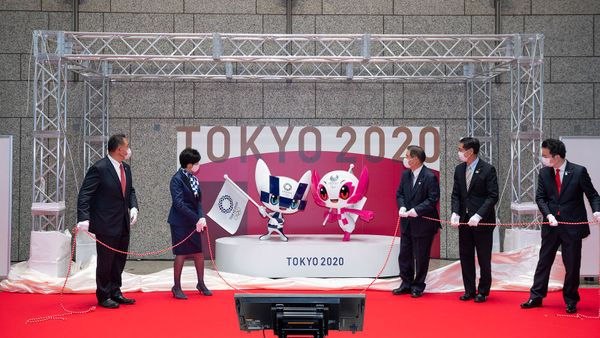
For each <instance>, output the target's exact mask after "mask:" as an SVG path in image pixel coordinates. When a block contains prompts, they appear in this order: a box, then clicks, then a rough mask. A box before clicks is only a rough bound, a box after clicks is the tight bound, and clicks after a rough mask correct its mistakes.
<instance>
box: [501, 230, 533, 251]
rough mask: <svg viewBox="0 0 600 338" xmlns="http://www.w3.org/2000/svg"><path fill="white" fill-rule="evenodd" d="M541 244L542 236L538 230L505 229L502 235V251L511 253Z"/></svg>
mask: <svg viewBox="0 0 600 338" xmlns="http://www.w3.org/2000/svg"><path fill="white" fill-rule="evenodd" d="M541 244H542V235H541V232H540V230H529V229H506V232H505V233H504V251H513V250H517V249H522V248H525V247H528V246H531V245H541Z"/></svg>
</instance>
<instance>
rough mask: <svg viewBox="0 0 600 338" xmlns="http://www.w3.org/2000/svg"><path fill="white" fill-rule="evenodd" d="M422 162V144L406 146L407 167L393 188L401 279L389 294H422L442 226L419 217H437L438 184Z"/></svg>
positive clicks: (405, 158)
mask: <svg viewBox="0 0 600 338" xmlns="http://www.w3.org/2000/svg"><path fill="white" fill-rule="evenodd" d="M423 162H425V151H424V150H423V149H422V148H421V147H417V146H412V145H411V146H409V147H408V148H407V151H406V156H405V157H404V167H406V170H404V172H403V173H402V177H401V179H400V186H399V187H398V191H397V192H396V203H397V205H398V215H399V216H400V217H401V221H400V225H401V232H402V237H401V240H400V254H399V255H398V265H399V266H400V278H402V283H401V284H400V287H399V288H397V289H394V290H392V294H394V295H402V294H411V296H412V297H413V298H418V297H421V295H422V294H423V291H424V290H425V277H426V276H427V269H428V268H429V253H430V251H431V245H432V243H433V238H434V237H435V234H436V233H437V231H438V229H439V228H441V225H440V222H437V221H432V220H429V219H425V218H422V217H420V216H426V217H430V218H433V219H439V213H438V209H437V207H438V205H437V204H438V201H439V198H440V184H439V181H438V178H437V177H436V176H435V174H434V173H433V172H432V171H431V170H430V169H429V168H427V167H426V166H424V165H423Z"/></svg>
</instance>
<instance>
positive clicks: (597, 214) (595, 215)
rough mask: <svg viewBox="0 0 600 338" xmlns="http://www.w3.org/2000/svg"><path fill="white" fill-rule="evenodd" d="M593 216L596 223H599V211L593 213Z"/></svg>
mask: <svg viewBox="0 0 600 338" xmlns="http://www.w3.org/2000/svg"><path fill="white" fill-rule="evenodd" d="M594 218H595V219H596V223H598V224H600V211H596V212H595V213H594Z"/></svg>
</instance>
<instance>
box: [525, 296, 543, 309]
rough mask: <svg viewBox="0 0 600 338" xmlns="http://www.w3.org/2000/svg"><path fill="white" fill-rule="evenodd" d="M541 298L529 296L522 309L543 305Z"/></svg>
mask: <svg viewBox="0 0 600 338" xmlns="http://www.w3.org/2000/svg"><path fill="white" fill-rule="evenodd" d="M541 306H542V299H541V298H529V299H528V300H527V301H526V302H525V303H523V304H521V309H532V308H534V307H541Z"/></svg>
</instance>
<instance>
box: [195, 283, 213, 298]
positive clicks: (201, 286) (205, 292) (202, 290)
mask: <svg viewBox="0 0 600 338" xmlns="http://www.w3.org/2000/svg"><path fill="white" fill-rule="evenodd" d="M196 289H198V291H200V293H201V294H203V295H205V296H212V292H211V291H210V290H209V289H208V288H207V287H206V285H204V282H201V283H198V284H197V285H196Z"/></svg>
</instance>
